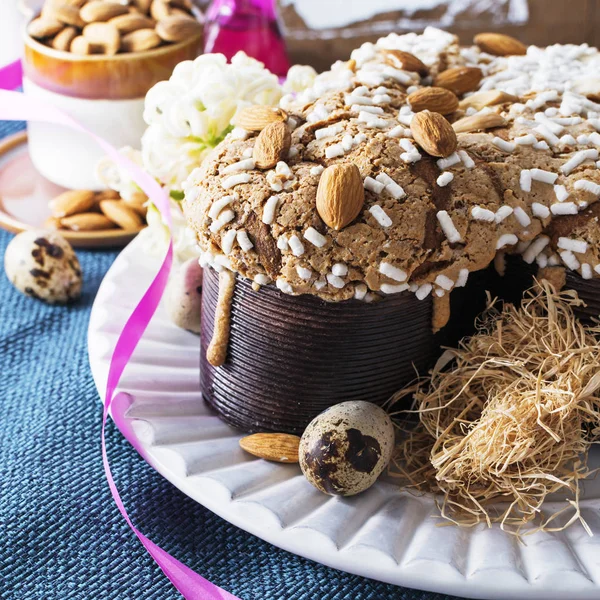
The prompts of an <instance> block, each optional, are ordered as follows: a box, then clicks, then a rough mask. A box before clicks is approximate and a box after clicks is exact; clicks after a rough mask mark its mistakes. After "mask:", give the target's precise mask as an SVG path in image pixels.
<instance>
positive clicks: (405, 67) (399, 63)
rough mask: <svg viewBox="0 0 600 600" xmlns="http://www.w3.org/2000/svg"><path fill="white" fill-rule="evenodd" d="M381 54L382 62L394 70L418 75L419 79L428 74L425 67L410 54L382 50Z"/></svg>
mask: <svg viewBox="0 0 600 600" xmlns="http://www.w3.org/2000/svg"><path fill="white" fill-rule="evenodd" d="M382 52H383V60H384V61H385V62H386V63H387V64H388V65H390V67H394V69H400V70H401V71H410V72H413V73H418V74H419V75H420V76H421V77H426V76H427V74H428V73H429V68H428V67H427V65H426V64H425V63H424V62H423V61H422V60H421V59H420V58H417V57H416V56H415V55H414V54H411V53H410V52H403V51H402V50H383V51H382Z"/></svg>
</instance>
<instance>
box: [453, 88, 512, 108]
mask: <svg viewBox="0 0 600 600" xmlns="http://www.w3.org/2000/svg"><path fill="white" fill-rule="evenodd" d="M518 101H519V98H518V97H517V96H513V95H512V94H508V93H507V92H503V91H501V90H485V91H483V92H475V93H474V94H471V95H470V96H467V97H466V98H464V99H463V100H461V101H460V103H459V107H460V108H462V109H463V110H467V108H474V109H475V110H481V109H482V108H485V107H486V106H495V105H496V104H504V103H505V102H518Z"/></svg>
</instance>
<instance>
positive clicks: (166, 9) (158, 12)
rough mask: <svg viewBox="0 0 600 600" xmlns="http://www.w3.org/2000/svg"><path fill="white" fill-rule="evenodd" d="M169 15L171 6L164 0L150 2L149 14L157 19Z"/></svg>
mask: <svg viewBox="0 0 600 600" xmlns="http://www.w3.org/2000/svg"><path fill="white" fill-rule="evenodd" d="M170 15H171V7H170V6H169V3H168V2H165V0H152V4H150V16H151V17H152V18H153V19H156V20H157V21H160V20H161V19H166V18H167V17H168V16H170Z"/></svg>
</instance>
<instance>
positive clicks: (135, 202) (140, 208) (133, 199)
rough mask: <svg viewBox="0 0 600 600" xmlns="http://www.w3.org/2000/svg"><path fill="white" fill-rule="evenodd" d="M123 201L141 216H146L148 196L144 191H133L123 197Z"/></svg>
mask: <svg viewBox="0 0 600 600" xmlns="http://www.w3.org/2000/svg"><path fill="white" fill-rule="evenodd" d="M123 202H125V204H127V206H129V207H130V208H133V210H135V212H136V213H138V215H140V216H141V217H142V218H144V219H145V218H146V213H147V212H148V206H147V202H148V196H146V194H144V192H133V194H131V196H129V197H128V198H123Z"/></svg>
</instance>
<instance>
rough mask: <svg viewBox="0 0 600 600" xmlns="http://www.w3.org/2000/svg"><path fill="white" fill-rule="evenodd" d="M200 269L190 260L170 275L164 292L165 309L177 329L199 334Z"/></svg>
mask: <svg viewBox="0 0 600 600" xmlns="http://www.w3.org/2000/svg"><path fill="white" fill-rule="evenodd" d="M201 300H202V267H201V266H200V265H199V264H198V259H197V258H190V259H189V260H187V261H186V262H184V263H183V264H182V265H181V266H180V267H179V268H178V269H177V270H176V271H174V272H173V273H172V274H171V277H170V278H169V283H168V284H167V289H166V290H165V308H166V310H167V314H168V315H169V318H170V319H171V321H173V323H175V325H177V327H181V328H182V329H187V330H189V331H193V332H194V333H200V304H201Z"/></svg>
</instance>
